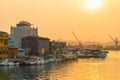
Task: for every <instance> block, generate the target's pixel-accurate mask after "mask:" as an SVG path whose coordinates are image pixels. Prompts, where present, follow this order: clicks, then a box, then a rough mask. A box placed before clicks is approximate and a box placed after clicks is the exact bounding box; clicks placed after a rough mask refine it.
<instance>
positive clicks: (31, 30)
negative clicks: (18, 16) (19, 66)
mask: <svg viewBox="0 0 120 80" xmlns="http://www.w3.org/2000/svg"><path fill="white" fill-rule="evenodd" d="M27 36H38V29H37V28H35V27H34V26H33V25H32V24H31V23H29V22H27V21H20V22H19V23H18V24H16V26H11V37H12V39H13V40H14V41H15V44H16V46H17V47H21V39H22V38H23V37H27Z"/></svg>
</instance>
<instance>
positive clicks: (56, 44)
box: [50, 41, 66, 54]
mask: <svg viewBox="0 0 120 80" xmlns="http://www.w3.org/2000/svg"><path fill="white" fill-rule="evenodd" d="M65 48H66V42H64V41H51V42H50V50H51V54H56V53H61V52H62V51H63V49H65Z"/></svg>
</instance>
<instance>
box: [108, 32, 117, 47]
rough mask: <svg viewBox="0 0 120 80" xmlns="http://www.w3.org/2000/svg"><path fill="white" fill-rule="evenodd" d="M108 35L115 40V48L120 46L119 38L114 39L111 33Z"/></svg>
mask: <svg viewBox="0 0 120 80" xmlns="http://www.w3.org/2000/svg"><path fill="white" fill-rule="evenodd" d="M108 36H109V37H110V38H111V39H112V41H113V42H114V44H115V48H118V46H119V40H118V38H115V39H113V38H112V37H111V36H110V35H109V34H108Z"/></svg>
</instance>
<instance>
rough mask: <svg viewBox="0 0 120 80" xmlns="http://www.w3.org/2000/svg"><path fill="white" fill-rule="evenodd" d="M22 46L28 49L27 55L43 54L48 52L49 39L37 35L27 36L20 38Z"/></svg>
mask: <svg viewBox="0 0 120 80" xmlns="http://www.w3.org/2000/svg"><path fill="white" fill-rule="evenodd" d="M22 48H24V49H28V50H29V49H30V50H29V52H28V53H27V54H29V55H37V56H40V55H44V54H47V53H48V54H49V53H50V41H49V39H48V38H43V37H39V36H28V37H24V38H22Z"/></svg>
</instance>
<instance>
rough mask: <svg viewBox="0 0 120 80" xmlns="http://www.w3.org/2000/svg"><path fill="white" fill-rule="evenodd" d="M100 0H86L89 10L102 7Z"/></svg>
mask: <svg viewBox="0 0 120 80" xmlns="http://www.w3.org/2000/svg"><path fill="white" fill-rule="evenodd" d="M100 4H101V2H100V0H85V5H86V7H87V8H90V9H95V8H98V7H100Z"/></svg>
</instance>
